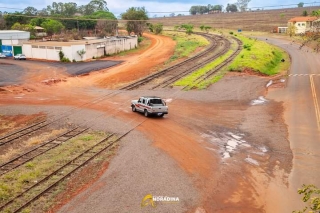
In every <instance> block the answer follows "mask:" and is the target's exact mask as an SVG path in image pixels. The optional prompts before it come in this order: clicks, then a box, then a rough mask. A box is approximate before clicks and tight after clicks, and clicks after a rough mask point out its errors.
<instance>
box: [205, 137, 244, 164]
mask: <svg viewBox="0 0 320 213" xmlns="http://www.w3.org/2000/svg"><path fill="white" fill-rule="evenodd" d="M209 133H210V134H206V133H203V134H202V137H203V138H208V139H209V140H210V142H211V143H214V144H218V146H219V148H220V154H221V155H222V158H224V159H225V158H230V157H232V153H234V152H235V151H236V149H237V148H238V147H239V146H240V145H241V146H245V147H250V145H249V144H247V142H246V141H245V140H243V139H242V138H243V137H244V134H243V133H240V134H235V133H232V132H227V133H215V132H211V131H209Z"/></svg>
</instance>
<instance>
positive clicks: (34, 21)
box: [29, 18, 46, 26]
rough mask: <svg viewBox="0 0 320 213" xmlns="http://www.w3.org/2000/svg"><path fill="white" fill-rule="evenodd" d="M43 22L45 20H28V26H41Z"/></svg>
mask: <svg viewBox="0 0 320 213" xmlns="http://www.w3.org/2000/svg"><path fill="white" fill-rule="evenodd" d="M45 21H46V19H45V18H33V19H31V20H30V22H29V24H30V25H32V26H41V24H42V23H43V22H45Z"/></svg>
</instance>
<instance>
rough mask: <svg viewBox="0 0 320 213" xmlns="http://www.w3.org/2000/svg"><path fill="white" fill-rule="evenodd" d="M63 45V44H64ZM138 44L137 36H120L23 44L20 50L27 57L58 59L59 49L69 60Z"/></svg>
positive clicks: (118, 50)
mask: <svg viewBox="0 0 320 213" xmlns="http://www.w3.org/2000/svg"><path fill="white" fill-rule="evenodd" d="M64 45H65V44H64ZM137 46H138V38H137V37H135V36H134V37H121V38H107V39H101V40H99V41H97V42H89V41H88V42H87V43H84V44H77V45H75V44H73V45H70V46H58V44H57V46H45V42H44V43H43V44H41V45H32V44H24V45H23V46H22V52H23V53H24V54H25V55H26V57H27V58H36V59H46V60H54V61H59V60H60V59H59V51H60V50H61V51H62V52H63V53H64V55H65V57H66V58H68V59H69V60H70V61H73V60H76V61H82V60H83V61H85V60H88V59H92V58H93V57H94V58H97V57H101V56H104V52H105V51H106V54H107V55H112V54H115V53H119V52H122V51H125V50H130V49H133V48H135V47H137ZM81 50H84V51H85V54H84V55H83V57H82V59H81V57H80V55H79V54H78V53H77V52H78V51H81Z"/></svg>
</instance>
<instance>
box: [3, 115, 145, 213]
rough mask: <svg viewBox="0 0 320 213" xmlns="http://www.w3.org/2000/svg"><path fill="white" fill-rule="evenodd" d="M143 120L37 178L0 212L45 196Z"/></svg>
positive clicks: (20, 208) (27, 204) (19, 209)
mask: <svg viewBox="0 0 320 213" xmlns="http://www.w3.org/2000/svg"><path fill="white" fill-rule="evenodd" d="M145 121H146V119H144V120H143V121H142V122H140V123H139V124H137V125H136V126H134V127H133V128H131V129H130V130H129V131H126V132H125V133H124V134H122V135H121V136H120V137H118V138H113V136H114V134H110V135H108V136H107V137H105V138H103V139H102V140H100V141H99V142H98V143H97V144H95V145H93V146H91V147H90V148H88V149H87V150H85V151H84V152H82V153H81V154H79V155H78V156H76V157H74V158H73V159H71V160H69V161H68V162H66V163H65V164H64V165H61V166H60V167H59V168H57V169H56V170H55V171H53V172H51V173H50V174H47V175H46V176H45V177H44V178H42V179H41V180H38V182H37V183H35V184H33V185H32V186H30V187H28V188H26V189H24V191H23V192H21V193H20V194H18V195H16V196H15V197H14V198H12V199H11V200H8V201H7V202H6V203H5V204H3V205H2V206H0V212H2V211H8V212H12V213H15V212H21V211H22V210H23V209H24V208H26V207H27V206H29V205H30V204H32V203H33V202H34V201H36V200H37V199H39V198H40V197H41V196H45V195H47V194H48V193H50V190H52V189H53V188H54V187H56V186H57V185H58V184H59V183H61V182H63V181H64V180H65V179H66V178H68V177H70V176H71V175H72V174H74V173H75V172H76V171H78V170H79V169H80V168H83V166H85V165H86V164H87V163H89V162H90V161H91V160H93V159H94V158H95V157H97V156H98V155H99V154H101V153H102V152H104V151H106V150H108V149H110V148H112V147H113V145H115V143H117V142H118V141H120V140H121V139H122V138H124V137H125V136H126V135H128V134H129V133H130V132H132V131H133V130H134V129H135V128H137V127H138V126H140V125H141V124H142V123H143V122H145Z"/></svg>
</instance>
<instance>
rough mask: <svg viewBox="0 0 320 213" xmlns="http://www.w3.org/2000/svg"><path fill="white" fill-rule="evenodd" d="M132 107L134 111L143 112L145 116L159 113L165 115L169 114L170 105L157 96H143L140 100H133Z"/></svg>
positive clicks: (161, 115)
mask: <svg viewBox="0 0 320 213" xmlns="http://www.w3.org/2000/svg"><path fill="white" fill-rule="evenodd" d="M131 108H132V111H133V112H136V111H138V112H143V114H144V116H146V117H148V116H149V115H158V116H160V117H163V116H164V114H168V106H166V102H164V101H163V100H162V99H161V98H159V97H156V96H142V97H140V98H139V100H132V101H131Z"/></svg>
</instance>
